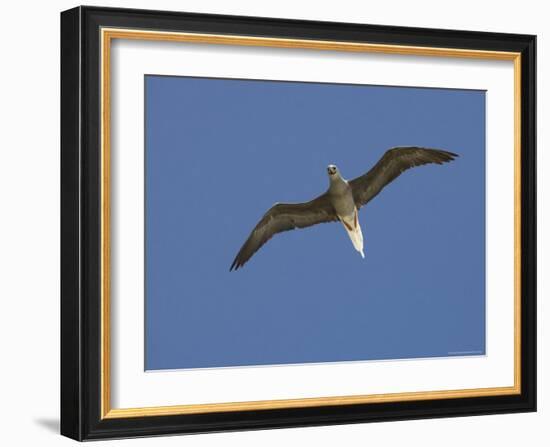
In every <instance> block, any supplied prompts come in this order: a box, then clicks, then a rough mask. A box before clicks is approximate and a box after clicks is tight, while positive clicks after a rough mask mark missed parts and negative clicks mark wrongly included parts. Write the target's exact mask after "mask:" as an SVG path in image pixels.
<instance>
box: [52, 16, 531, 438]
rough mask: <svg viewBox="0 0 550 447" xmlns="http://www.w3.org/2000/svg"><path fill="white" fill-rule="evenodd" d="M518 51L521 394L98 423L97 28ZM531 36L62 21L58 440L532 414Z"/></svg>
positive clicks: (219, 21)
mask: <svg viewBox="0 0 550 447" xmlns="http://www.w3.org/2000/svg"><path fill="white" fill-rule="evenodd" d="M103 27H112V28H125V29H133V28H139V29H147V30H162V31H185V32H197V33H209V34H222V35H247V36H257V37H276V38H292V39H306V40H325V41H326V40H330V41H342V42H352V43H353V42H368V43H376V44H391V45H408V46H417V47H441V48H460V49H466V50H488V51H503V52H517V53H521V111H520V112H521V213H520V215H521V297H520V300H521V359H520V364H521V392H520V393H518V394H514V395H506V396H484V397H466V398H460V399H456V398H453V399H434V400H431V399H430V400H414V401H402V402H386V403H368V404H352V405H328V406H314V407H307V408H286V409H269V410H254V411H226V412H217V413H203V414H180V415H169V416H145V417H127V418H124V417H123V418H114V419H108V418H102V417H101V414H102V411H101V396H102V390H101V377H100V370H101V342H100V338H99V334H100V332H101V315H100V312H101V301H100V296H101V290H100V287H101V285H100V280H99V279H100V276H101V255H100V248H99V247H100V237H101V206H100V202H101V184H100V169H101V165H100V163H101V162H100V150H99V148H100V134H101V122H100V113H101V92H100V68H99V67H100V59H99V58H100V51H101V41H100V29H101V28H103ZM535 64H536V37H535V36H532V35H519V34H501V33H487V32H471V31H455V30H439V29H421V28H404V27H393V26H379V25H360V24H349V23H330V22H314V21H300V20H281V19H272V18H256V17H239V16H222V15H208V14H191V13H181V12H166V11H145V10H132V9H114V8H100V7H77V8H74V9H71V10H68V11H64V12H62V13H61V323H62V324H61V433H62V434H63V435H65V436H68V437H70V438H73V439H76V440H93V439H104V438H121V437H139V436H153V435H163V434H184V433H199V432H217V431H232V430H245V429H266V428H279V427H300V426H314V425H329V424H344V423H361V422H371V421H392V420H402V419H417V418H436V417H450V416H466V415H480V414H496V413H513V412H528V411H535V410H536V190H535V188H536V152H535V139H536V128H535V125H536V116H535V113H536V90H535V87H536V65H535Z"/></svg>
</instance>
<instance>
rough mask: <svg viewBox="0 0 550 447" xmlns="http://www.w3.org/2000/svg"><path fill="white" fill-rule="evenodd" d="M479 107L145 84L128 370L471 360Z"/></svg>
mask: <svg viewBox="0 0 550 447" xmlns="http://www.w3.org/2000/svg"><path fill="white" fill-rule="evenodd" d="M485 94H486V92H485V91H475V90H458V89H441V88H440V89H435V88H434V89H430V88H411V87H394V86H391V87H388V86H376V85H346V84H328V83H311V82H309V83H308V82H281V81H265V80H236V79H212V78H189V77H178V76H155V75H147V76H146V79H145V104H146V106H145V139H146V141H145V173H146V179H145V203H146V207H145V221H146V223H145V228H146V232H145V253H146V256H145V266H146V273H145V284H146V285H145V287H146V295H145V296H146V304H145V306H146V311H145V319H146V361H145V369H146V370H158V369H178V368H213V367H228V366H250V365H276V364H294V363H310V362H311V363H317V362H346V361H364V360H382V359H383V360H394V359H407V358H422V357H443V356H463V355H484V354H485V325H486V322H485V113H486V111H485ZM436 148H437V149H436ZM273 204H275V205H273ZM325 223H331V225H319V224H325ZM289 230H296V231H292V232H289ZM298 230H300V231H298ZM264 245H265V246H264ZM451 254H452V255H451ZM450 255H451V256H450ZM196 334H200V337H196V336H195V335H196Z"/></svg>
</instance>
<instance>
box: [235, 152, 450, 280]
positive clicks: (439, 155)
mask: <svg viewBox="0 0 550 447" xmlns="http://www.w3.org/2000/svg"><path fill="white" fill-rule="evenodd" d="M455 157H458V155H457V154H454V153H452V152H447V151H442V150H439V149H428V148H422V147H413V146H410V147H409V146H400V147H394V148H392V149H389V150H387V151H386V153H385V154H384V155H383V156H382V158H381V159H380V160H379V161H378V163H376V165H374V167H373V168H372V169H371V170H370V171H368V172H367V173H366V174H363V175H361V176H360V177H357V178H355V179H353V180H350V181H348V180H345V179H344V178H343V177H342V176H341V175H340V171H339V170H338V168H337V167H336V166H335V165H329V166H328V167H327V172H328V177H329V180H330V183H329V188H328V190H327V191H326V192H325V193H324V194H321V195H320V196H319V197H317V198H315V199H313V200H311V201H309V202H305V203H276V204H275V205H273V206H272V207H271V208H270V209H269V210H268V211H267V213H265V214H264V216H263V217H262V218H261V220H260V221H259V222H258V224H257V225H256V227H255V228H254V229H253V230H252V233H250V236H248V239H247V240H246V242H245V243H244V244H243V246H242V247H241V249H240V250H239V253H237V256H236V257H235V260H234V261H233V263H232V264H231V267H230V268H229V270H230V271H231V270H238V269H239V268H241V267H242V266H244V264H245V263H246V262H247V261H248V260H249V259H250V258H251V257H252V256H253V255H254V253H256V252H257V251H258V250H259V249H260V248H261V247H262V245H264V244H265V243H266V242H267V241H268V240H269V239H271V237H272V236H273V235H275V234H277V233H281V232H283V231H289V230H293V229H295V228H306V227H311V226H313V225H317V224H320V223H326V222H337V221H340V222H341V223H342V225H343V226H344V228H345V230H346V232H347V233H348V235H349V237H350V239H351V242H352V243H353V246H354V247H355V249H356V250H357V251H358V252H359V253H360V254H361V256H362V257H363V258H364V257H365V254H364V252H363V234H362V232H361V226H360V225H359V217H358V214H357V212H358V210H359V209H360V208H361V207H362V206H364V205H366V204H367V203H368V202H370V201H371V200H372V199H373V198H374V197H376V196H377V195H378V193H379V192H380V191H382V189H383V188H384V187H385V186H386V185H387V184H389V183H390V182H392V181H393V180H395V179H396V178H397V177H399V175H401V173H403V172H404V171H406V170H407V169H409V168H412V167H414V166H421V165H425V164H429V163H435V164H438V165H440V164H443V163H446V162H449V161H452V160H454V159H455Z"/></svg>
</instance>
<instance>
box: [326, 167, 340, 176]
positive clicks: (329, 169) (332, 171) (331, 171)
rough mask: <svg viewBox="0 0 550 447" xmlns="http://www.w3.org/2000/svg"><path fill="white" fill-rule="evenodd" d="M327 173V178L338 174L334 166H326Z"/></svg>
mask: <svg viewBox="0 0 550 447" xmlns="http://www.w3.org/2000/svg"><path fill="white" fill-rule="evenodd" d="M327 172H328V176H329V178H330V177H332V176H334V175H336V174H338V168H337V167H336V165H328V166H327Z"/></svg>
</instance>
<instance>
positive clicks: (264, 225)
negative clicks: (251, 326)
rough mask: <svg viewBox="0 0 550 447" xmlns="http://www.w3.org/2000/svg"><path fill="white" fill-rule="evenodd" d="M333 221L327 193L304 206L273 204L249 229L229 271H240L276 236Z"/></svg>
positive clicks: (333, 214) (333, 213) (334, 214)
mask: <svg viewBox="0 0 550 447" xmlns="http://www.w3.org/2000/svg"><path fill="white" fill-rule="evenodd" d="M335 220H338V217H337V216H336V212H335V211H334V208H333V206H332V204H331V203H330V201H329V199H328V195H327V194H326V193H325V194H323V195H321V196H319V197H317V198H316V199H313V200H311V201H309V202H306V203H276V204H275V205H273V206H272V207H271V208H270V209H269V211H268V212H267V213H265V214H264V216H263V217H262V219H261V220H260V221H259V222H258V224H257V225H256V227H255V228H254V230H252V233H250V236H248V239H247V240H246V242H245V243H244V244H243V246H242V247H241V249H240V250H239V253H237V256H236V257H235V260H234V261H233V264H231V267H230V268H229V270H230V271H231V270H238V269H239V268H241V267H242V266H243V265H244V264H245V263H246V262H247V261H248V260H249V259H250V258H251V257H252V255H254V253H256V252H257V251H258V250H259V249H260V247H261V246H262V245H264V244H265V243H266V242H267V241H268V240H269V239H271V237H273V235H275V234H277V233H281V232H282V231H289V230H293V229H295V228H306V227H310V226H312V225H316V224H319V223H325V222H332V221H335Z"/></svg>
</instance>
